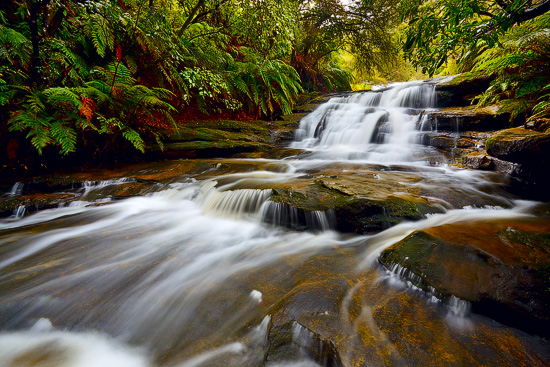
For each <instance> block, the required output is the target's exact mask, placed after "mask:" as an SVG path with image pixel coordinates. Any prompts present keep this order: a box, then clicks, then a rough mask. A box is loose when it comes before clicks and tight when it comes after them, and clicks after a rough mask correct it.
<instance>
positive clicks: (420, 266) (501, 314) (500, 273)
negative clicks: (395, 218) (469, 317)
mask: <svg viewBox="0 0 550 367" xmlns="http://www.w3.org/2000/svg"><path fill="white" fill-rule="evenodd" d="M549 233H550V219H548V218H539V219H524V220H516V221H513V222H512V221H506V220H501V221H477V222H472V223H464V224H449V225H444V226H440V227H433V228H430V229H427V230H422V231H416V232H414V233H413V234H411V235H409V236H408V237H407V238H405V239H404V240H402V241H400V242H398V243H397V244H395V245H393V246H391V247H389V248H388V249H386V250H385V251H384V252H383V253H382V255H381V256H380V261H381V263H382V264H383V265H384V266H386V267H387V268H389V269H392V268H394V267H395V266H396V265H399V266H401V267H403V268H405V269H407V271H408V272H409V273H408V274H409V280H411V281H412V282H413V283H415V285H417V286H418V287H421V288H424V289H428V288H430V287H432V288H431V289H434V290H435V291H434V292H436V293H437V294H438V295H439V296H440V297H441V298H443V299H445V298H448V297H450V296H455V297H458V298H459V299H462V300H465V301H468V302H471V303H472V310H473V311H474V312H479V313H483V314H486V315H488V316H489V317H491V318H493V319H496V320H498V321H500V322H502V323H504V324H508V325H512V326H515V327H518V328H520V329H523V330H527V331H531V332H536V333H539V334H540V335H549V334H548V333H549V327H550V235H549ZM412 274H414V276H412ZM432 291H433V290H432Z"/></svg>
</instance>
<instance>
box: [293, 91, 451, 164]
mask: <svg viewBox="0 0 550 367" xmlns="http://www.w3.org/2000/svg"><path fill="white" fill-rule="evenodd" d="M435 96H436V94H435V88H434V85H431V84H428V83H422V82H410V83H401V84H399V85H395V86H393V87H391V88H389V89H387V90H384V91H375V92H364V93H354V94H351V95H349V96H346V97H336V98H332V99H331V100H330V101H328V102H327V103H325V104H323V105H321V106H319V107H318V108H317V109H316V110H315V111H314V112H313V113H311V114H310V115H308V116H306V117H304V118H303V119H302V121H301V122H300V126H299V128H298V130H297V132H296V140H295V141H294V142H293V143H292V144H291V147H293V148H299V149H307V150H310V151H312V152H313V155H312V156H313V158H321V159H343V160H366V161H370V162H376V163H395V162H399V163H401V162H415V161H421V162H429V163H431V162H434V161H440V160H441V159H440V157H439V154H438V153H437V152H436V151H435V150H434V149H431V148H428V147H425V146H422V145H421V144H418V143H419V142H418V138H417V136H418V131H419V130H421V129H422V127H424V126H423V125H425V124H423V121H422V116H423V113H422V111H424V110H425V109H430V108H434V107H435V99H436V97H435Z"/></svg>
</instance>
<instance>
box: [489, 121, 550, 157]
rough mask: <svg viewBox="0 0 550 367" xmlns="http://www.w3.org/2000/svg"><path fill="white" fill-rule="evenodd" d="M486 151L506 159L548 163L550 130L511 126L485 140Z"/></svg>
mask: <svg viewBox="0 0 550 367" xmlns="http://www.w3.org/2000/svg"><path fill="white" fill-rule="evenodd" d="M487 153H488V154H489V155H491V156H493V157H495V158H498V159H503V160H506V161H510V162H514V163H520V164H526V165H531V164H534V165H541V164H549V163H550V132H544V133H543V132H538V131H536V130H528V129H525V128H512V129H506V130H502V131H499V132H497V133H496V134H494V135H493V136H492V137H491V138H489V139H488V140H487Z"/></svg>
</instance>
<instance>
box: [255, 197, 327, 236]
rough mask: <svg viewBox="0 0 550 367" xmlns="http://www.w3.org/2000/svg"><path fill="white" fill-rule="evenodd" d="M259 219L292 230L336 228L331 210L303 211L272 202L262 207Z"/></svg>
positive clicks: (267, 202)
mask: <svg viewBox="0 0 550 367" xmlns="http://www.w3.org/2000/svg"><path fill="white" fill-rule="evenodd" d="M260 217H261V218H262V222H264V223H267V224H270V225H272V226H275V227H285V228H290V229H293V230H313V231H328V230H334V229H335V228H336V216H335V214H334V212H333V211H332V210H328V211H321V210H313V211H305V210H299V209H296V208H295V207H293V206H291V205H288V204H285V203H276V202H273V201H266V202H265V203H264V205H262V208H261V210H260Z"/></svg>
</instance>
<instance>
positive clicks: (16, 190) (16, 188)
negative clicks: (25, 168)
mask: <svg viewBox="0 0 550 367" xmlns="http://www.w3.org/2000/svg"><path fill="white" fill-rule="evenodd" d="M23 186H24V185H23V184H22V183H21V182H16V183H15V184H13V186H12V188H11V190H10V192H8V193H7V195H8V196H16V195H21V193H22V192H23Z"/></svg>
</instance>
